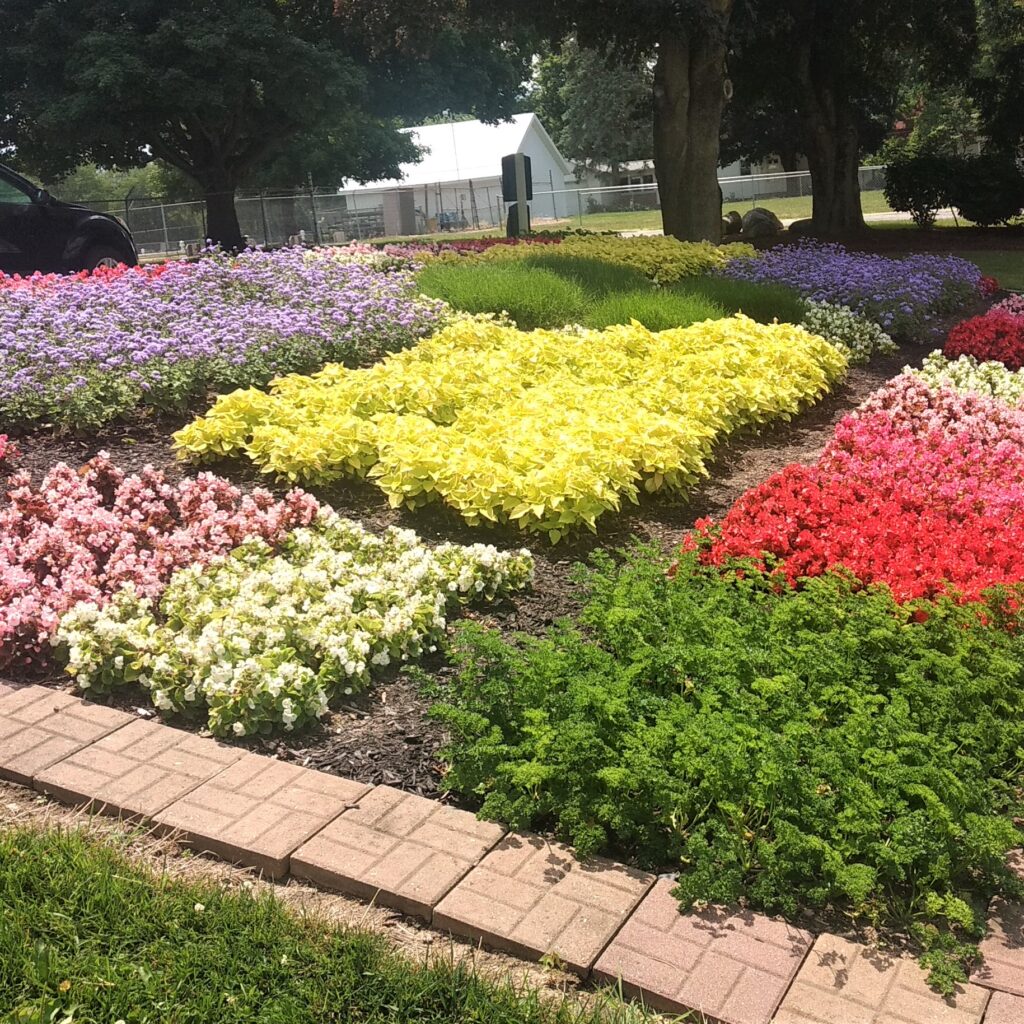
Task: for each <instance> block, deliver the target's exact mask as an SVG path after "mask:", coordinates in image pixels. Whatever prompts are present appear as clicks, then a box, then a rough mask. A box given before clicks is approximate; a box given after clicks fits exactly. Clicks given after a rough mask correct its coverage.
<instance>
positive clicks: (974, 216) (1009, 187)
mask: <svg viewBox="0 0 1024 1024" xmlns="http://www.w3.org/2000/svg"><path fill="white" fill-rule="evenodd" d="M952 171H953V173H952V174H951V177H950V183H949V203H950V205H951V206H954V207H956V209H957V210H959V211H960V213H961V215H962V216H964V217H966V218H967V220H971V221H974V223H975V224H980V225H982V227H988V226H990V225H992V224H1005V223H1006V222H1007V221H1010V220H1013V218H1014V217H1016V216H1017V215H1018V214H1019V213H1020V212H1021V209H1022V208H1024V174H1021V171H1020V168H1019V167H1018V166H1017V164H1016V162H1015V161H1014V159H1013V157H1011V156H1004V155H1003V154H1000V153H983V154H981V155H980V156H968V157H961V158H959V159H958V160H956V161H955V162H954V164H953V168H952Z"/></svg>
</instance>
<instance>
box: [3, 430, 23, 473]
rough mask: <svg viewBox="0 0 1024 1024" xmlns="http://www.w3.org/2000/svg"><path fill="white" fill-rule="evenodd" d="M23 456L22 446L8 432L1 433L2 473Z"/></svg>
mask: <svg viewBox="0 0 1024 1024" xmlns="http://www.w3.org/2000/svg"><path fill="white" fill-rule="evenodd" d="M20 458H21V448H20V447H19V446H18V442H17V441H12V440H11V439H10V438H9V437H8V436H7V435H6V434H0V473H6V472H8V471H9V470H10V469H11V468H12V467H13V466H14V464H15V463H16V462H17V461H18V459H20Z"/></svg>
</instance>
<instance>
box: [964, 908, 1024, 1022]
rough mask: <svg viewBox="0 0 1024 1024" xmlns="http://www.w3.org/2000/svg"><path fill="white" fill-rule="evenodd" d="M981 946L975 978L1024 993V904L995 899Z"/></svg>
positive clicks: (1003, 989)
mask: <svg viewBox="0 0 1024 1024" xmlns="http://www.w3.org/2000/svg"><path fill="white" fill-rule="evenodd" d="M980 949H981V955H982V957H983V959H982V962H981V966H979V967H978V968H977V970H975V972H974V974H973V975H972V976H971V980H972V981H976V982H977V983H978V984H979V985H985V986H986V987H987V988H995V989H999V990H1000V991H1001V992H1010V993H1012V994H1013V995H1016V996H1024V906H1021V905H1020V904H1019V903H1007V902H1006V901H1005V900H1001V899H995V900H993V901H992V908H991V911H990V914H989V921H988V935H986V936H985V938H984V939H983V940H982V943H981V946H980ZM1022 1022H1024V1018H1022Z"/></svg>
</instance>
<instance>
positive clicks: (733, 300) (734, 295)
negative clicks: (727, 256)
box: [671, 277, 805, 324]
mask: <svg viewBox="0 0 1024 1024" xmlns="http://www.w3.org/2000/svg"><path fill="white" fill-rule="evenodd" d="M671 290H672V291H675V292H677V293H679V294H682V295H699V296H701V297H702V298H704V299H706V300H707V301H709V302H713V303H715V304H716V305H718V306H721V307H722V309H724V310H725V312H726V314H728V315H731V314H733V313H744V314H745V315H746V316H749V317H750V319H751V320H756V321H757V322H758V323H762V324H770V323H771V322H772V321H773V320H778V321H779V323H784V324H798V323H800V321H801V320H802V319H803V316H804V312H805V310H804V302H803V299H801V298H800V296H799V295H797V293H796V292H795V291H793V290H792V289H791V288H787V287H786V286H785V285H782V284H759V283H758V284H755V283H753V282H750V281H733V280H731V279H729V278H725V277H687V278H683V280H682V281H680V282H679V283H678V284H675V285H672V286H671Z"/></svg>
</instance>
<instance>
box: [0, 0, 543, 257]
mask: <svg viewBox="0 0 1024 1024" xmlns="http://www.w3.org/2000/svg"><path fill="white" fill-rule="evenodd" d="M442 6H443V7H444V8H445V10H444V12H443V17H442V16H440V15H439V16H438V17H437V18H436V19H435V20H434V21H433V23H431V20H430V17H429V14H430V11H431V9H434V13H438V10H439V9H440V8H441V7H442ZM3 8H4V10H5V13H6V14H7V18H6V19H5V20H6V21H8V22H9V23H11V24H16V25H18V32H17V33H16V34H15V35H13V36H11V37H8V41H6V42H4V43H2V44H0V47H2V51H0V96H2V104H3V107H2V109H3V110H4V111H5V119H4V120H3V122H2V123H0V143H8V144H13V145H14V146H15V147H16V148H17V151H18V153H19V156H20V158H21V159H22V161H23V162H25V163H26V164H28V165H30V166H32V167H35V168H38V169H39V170H40V171H41V172H42V173H43V174H45V175H46V176H48V177H59V176H61V175H63V174H66V173H68V172H70V171H71V170H72V169H73V168H75V167H77V166H78V165H80V164H82V163H85V162H91V163H96V164H99V165H102V166H104V167H109V168H127V167H131V166H138V165H140V164H144V163H146V162H148V161H149V160H151V159H153V158H154V157H158V158H160V159H161V160H163V161H165V162H166V163H167V164H169V165H170V166H172V167H175V168H177V169H178V170H180V171H182V172H183V173H184V174H186V175H188V176H189V177H190V178H192V179H193V180H194V181H196V182H197V184H198V185H199V187H200V189H201V190H202V192H203V194H204V195H205V197H206V203H207V211H208V223H207V231H208V234H210V236H211V237H213V238H215V239H217V240H218V241H221V242H223V243H225V244H227V245H238V244H240V242H241V234H240V231H239V229H238V221H237V218H236V216H235V211H234V199H233V197H234V192H235V190H236V188H237V187H238V186H239V185H240V184H243V183H249V182H253V181H257V180H260V179H261V178H262V177H263V176H264V175H265V174H266V173H267V172H268V171H273V172H274V173H276V174H281V175H288V176H289V177H294V178H295V179H297V180H295V181H289V182H288V183H289V184H297V183H298V181H301V180H303V179H304V178H305V177H306V174H307V173H308V172H310V171H313V170H315V171H316V172H317V173H318V175H321V176H323V177H324V178H326V179H327V180H332V179H333V180H340V179H341V178H353V179H356V180H360V181H367V180H372V179H376V178H380V177H388V176H392V175H394V174H395V173H397V169H398V165H399V163H401V162H402V161H405V160H408V159H412V158H413V157H414V156H415V148H414V146H413V145H412V143H411V142H410V140H409V139H408V138H407V137H406V136H404V135H402V134H400V133H399V132H397V130H396V129H397V123H396V122H395V121H394V120H393V118H394V116H395V114H396V112H397V111H396V107H397V106H399V105H400V106H401V108H402V109H403V111H408V110H410V108H412V107H417V106H418V107H419V108H421V109H422V110H423V111H424V112H428V111H430V110H431V109H439V108H438V107H437V106H436V105H437V104H442V105H444V104H443V101H445V100H448V101H451V100H452V99H453V98H458V100H459V101H460V103H461V104H462V105H463V106H467V107H468V106H470V105H471V103H474V102H479V103H480V104H481V109H486V111H487V113H489V114H490V115H492V116H496V115H500V114H501V113H503V105H507V104H509V103H510V102H511V101H512V100H513V99H514V98H515V97H516V96H517V95H518V92H519V86H520V83H521V82H522V80H523V78H524V77H525V74H526V68H527V66H528V59H529V53H528V52H523V51H520V50H519V49H517V48H516V46H515V45H514V44H509V45H507V46H505V47H490V48H489V49H488V51H487V53H486V54H483V55H481V54H480V53H479V51H477V50H475V47H476V46H477V45H478V44H479V42H480V39H481V35H480V33H481V32H482V31H483V26H482V24H481V23H480V22H478V21H473V20H472V19H471V18H470V16H469V13H468V9H467V8H466V6H465V4H460V3H455V4H447V5H439V4H434V3H432V2H428V3H416V2H413V0H408V2H405V3H371V2H369V0H352V2H349V0H344V2H341V0H339V4H338V7H337V10H335V8H334V6H333V5H332V4H327V3H320V2H317V0H220V2H219V3H217V4H210V3H207V2H205V0H170V2H169V0H134V2H133V3H132V4H130V5H128V6H127V7H126V5H125V4H123V3H118V2H115V0H42V2H39V0H3ZM424 58H429V59H424ZM275 184H284V182H280V181H278V182H275Z"/></svg>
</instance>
